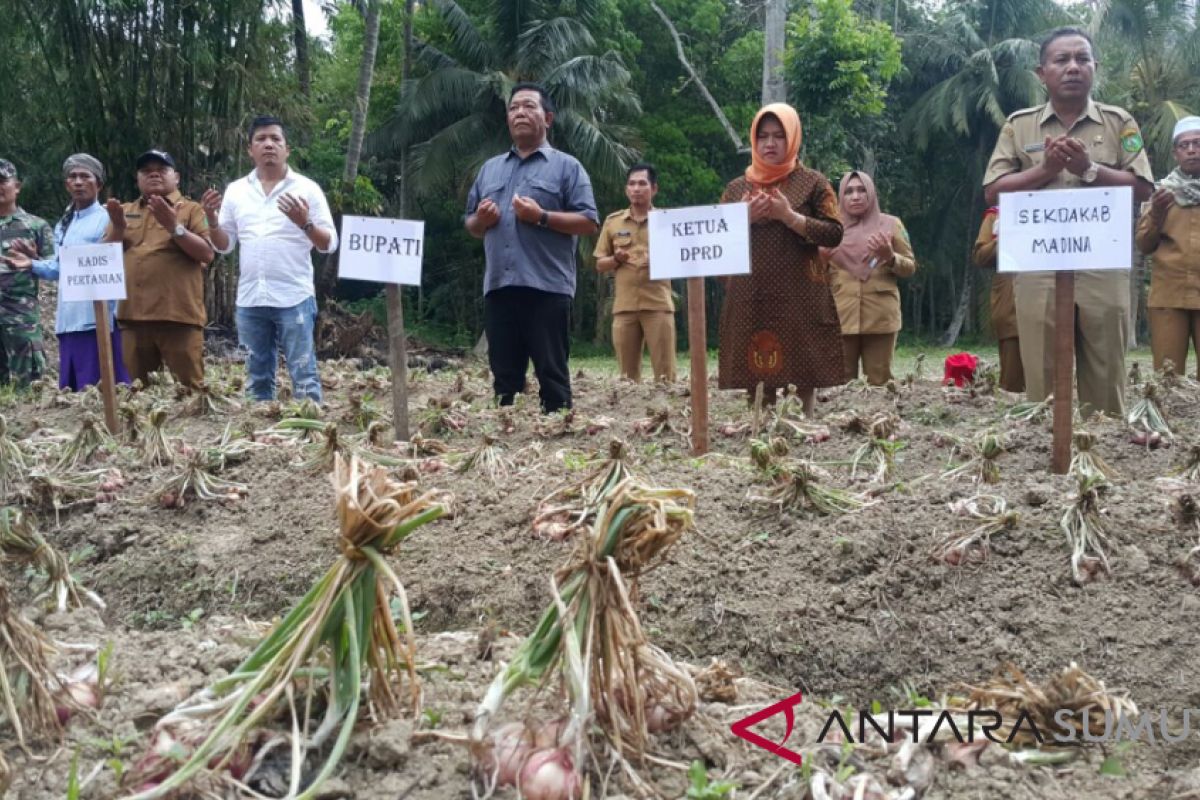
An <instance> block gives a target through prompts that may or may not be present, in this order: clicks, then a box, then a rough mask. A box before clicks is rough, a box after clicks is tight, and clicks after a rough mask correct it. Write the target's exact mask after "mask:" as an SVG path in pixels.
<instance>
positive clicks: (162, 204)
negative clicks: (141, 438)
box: [105, 150, 213, 388]
mask: <svg viewBox="0 0 1200 800" xmlns="http://www.w3.org/2000/svg"><path fill="white" fill-rule="evenodd" d="M137 183H138V190H139V191H140V192H141V193H142V196H141V197H140V198H138V199H137V200H134V201H133V202H130V203H124V204H122V203H121V202H120V201H119V200H117V199H116V198H115V197H113V198H109V200H108V203H107V204H106V206H105V207H106V209H107V210H108V217H109V225H108V234H107V236H106V237H105V240H106V241H109V242H121V244H122V246H123V247H124V248H125V287H126V293H127V295H128V296H127V297H126V299H124V300H122V301H121V302H120V303H119V304H118V305H117V320H118V321H119V322H120V323H121V349H122V350H123V351H124V357H125V368H126V369H127V370H128V371H129V377H130V378H133V379H139V380H141V381H143V382H144V381H145V380H146V376H148V375H149V374H150V373H151V372H155V371H157V370H159V369H162V367H163V366H166V368H167V369H169V370H170V371H171V374H172V375H174V376H175V380H177V381H179V382H180V383H182V384H184V385H185V386H190V387H193V388H195V387H196V386H198V385H199V384H200V383H201V382H202V381H203V380H204V323H205V320H206V316H205V311H204V268H205V267H206V266H208V264H209V263H210V262H212V260H213V249H212V246H211V245H210V244H209V236H210V234H209V230H208V221H207V219H205V216H204V209H203V208H201V207H200V204H199V203H196V202H193V201H192V200H189V199H187V198H186V197H184V196H183V195H182V194H180V193H179V173H178V172H177V171H176V169H175V159H173V158H172V157H171V155H170V154H169V153H166V152H163V151H162V150H148V151H146V152H145V153H142V154H141V155H140V156H138V159H137Z"/></svg>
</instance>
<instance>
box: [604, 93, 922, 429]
mask: <svg viewBox="0 0 1200 800" xmlns="http://www.w3.org/2000/svg"><path fill="white" fill-rule="evenodd" d="M802 135H803V130H802V126H801V121H800V117H799V115H798V114H797V112H796V110H795V109H794V108H792V107H791V106H789V105H787V104H785V103H774V104H771V105H768V106H766V107H764V108H762V109H761V110H760V111H759V112H758V114H757V115H756V116H755V118H754V122H753V123H752V124H751V127H750V139H751V143H752V150H751V164H750V166H749V167H748V168H747V169H746V171H745V174H743V175H742V176H739V177H738V178H736V179H735V180H733V181H732V182H730V184H729V185H728V186H727V187H726V189H725V192H724V194H723V195H722V197H721V202H723V203H730V202H744V203H747V204H749V214H750V221H751V223H752V228H751V237H750V251H751V252H750V260H751V265H752V267H751V274H750V275H749V276H730V277H726V278H723V279H722V283H723V285H724V288H725V301H724V304H723V306H722V312H721V322H720V356H719V380H720V386H721V387H722V388H729V389H733V388H741V389H755V388H756V387H757V385H758V384H759V383H762V384H763V386H764V389H765V390H766V392H767V393H768V394H769V395H770V394H773V393H774V392H775V391H776V390H778V389H780V388H784V387H786V386H788V385H792V386H796V387H798V389H799V391H800V394H801V397H802V399H803V402H804V403H805V405H806V406H808V407H809V409H810V410H811V405H812V397H813V391H814V390H815V389H816V388H819V387H823V386H833V385H836V384H840V383H844V382H846V381H847V380H852V379H855V378H857V377H858V375H859V370H860V365H861V370H862V372H863V373H865V376H866V379H867V381H868V382H869V383H871V384H874V385H882V384H884V383H886V382H887V381H888V380H889V379H891V377H892V373H891V365H892V355H893V352H894V351H895V346H896V335H897V333H898V332H899V331H900V325H901V314H900V290H899V287H898V286H897V279H898V278H906V277H909V276H911V275H912V274H913V273H914V272H915V271H916V269H917V263H916V260H915V259H914V257H913V251H912V247H911V245H910V243H909V239H908V233H907V232H906V231H905V229H904V224H903V223H902V222H901V221H900V220H899V219H898V218H896V217H893V216H890V215H887V214H884V213H882V211H881V210H880V208H879V198H878V195H877V193H876V191H875V182H874V181H873V180H872V178H871V176H870V175H869V174H867V173H866V172H862V171H858V170H855V171H851V172H847V173H846V174H845V175H843V176H842V179H841V181H840V183H839V186H838V193H837V194H836V195H835V194H834V191H833V187H832V186H831V185H830V183H829V181H828V180H827V179H826V178H825V177H824V176H823V175H821V174H820V173H819V172H817V171H815V170H812V169H809V168H808V167H805V166H804V165H803V164H802V163H801V161H800V158H799V153H800V146H801V142H802ZM657 183H658V181H657V175H656V173H655V171H654V168H653V167H652V166H650V165H648V164H636V165H634V166H633V167H631V168H630V170H629V173H628V179H627V182H626V189H625V192H626V196H627V197H628V198H629V201H630V206H629V208H628V209H625V210H622V211H617V212H615V213H613V214H611V215H609V217H608V219H607V220H605V224H604V227H603V229H602V230H601V232H600V236H599V239H598V241H597V243H596V249H595V256H596V268H597V269H598V270H600V271H601V272H615V284H616V292H615V297H614V301H613V328H612V331H613V346H614V349H615V350H616V353H617V361H618V363H619V365H620V369H621V372H622V374H623V375H625V376H626V377H628V378H630V379H632V380H638V379H639V378H640V371H641V362H642V350H643V341H645V342H646V343H647V344H648V345H649V350H650V361H651V365H652V367H653V369H654V376H655V378H656V379H667V380H673V379H674V374H675V327H674V316H673V312H674V306H673V305H672V302H671V290H670V284H669V283H668V282H666V281H653V280H651V279H650V272H649V263H648V237H647V233H646V219H647V216H648V214H649V212H650V210H651V208H652V201H653V198H654V194H655V192H656V191H657V188H658V187H657Z"/></svg>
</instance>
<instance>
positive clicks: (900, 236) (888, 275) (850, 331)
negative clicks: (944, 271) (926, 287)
mask: <svg viewBox="0 0 1200 800" xmlns="http://www.w3.org/2000/svg"><path fill="white" fill-rule="evenodd" d="M825 252H827V253H828V252H832V251H825ZM892 252H893V253H895V257H894V258H893V259H892V263H890V264H880V265H879V266H878V267H876V268H875V269H873V270H871V276H870V277H869V278H867V279H866V280H865V281H860V280H859V279H858V278H856V277H854V276H853V275H851V274H850V273H849V272H847V271H846V270H844V269H842V268H841V267H839V266H837V265H836V264H834V263H832V262H830V265H829V272H830V273H831V276H832V280H831V283H832V284H833V286H832V288H833V299H834V301H835V302H836V303H837V310H838V320H839V321H840V322H841V324H842V335H844V336H856V335H858V334H864V333H865V334H873V333H895V332H896V331H898V330H900V319H901V318H900V288H899V287H898V286H897V285H896V279H897V278H907V277H909V276H911V275H912V274H913V273H914V272H916V271H917V261H916V259H915V258H913V250H912V244H910V243H909V241H908V231H906V230H905V229H904V223H903V222H897V223H896V230H895V231H893V232H892Z"/></svg>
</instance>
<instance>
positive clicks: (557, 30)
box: [516, 17, 596, 78]
mask: <svg viewBox="0 0 1200 800" xmlns="http://www.w3.org/2000/svg"><path fill="white" fill-rule="evenodd" d="M595 46H596V40H595V39H594V38H592V33H591V31H589V30H588V29H587V27H585V26H584V24H583V23H582V22H580V21H579V20H577V19H572V18H571V17H554V18H552V19H548V20H540V21H538V22H535V23H534V24H533V25H530V26H529V28H527V29H526V30H525V31H524V32H522V33H521V36H520V38H519V39H518V40H517V60H516V69H517V73H518V74H519V75H521V76H522V77H531V78H532V77H536V76H539V75H542V74H543V73H544V72H545V71H546V69H547V67H548V66H550V65H554V64H561V63H562V62H564V61H566V60H568V59H570V58H572V57H574V56H577V55H579V54H580V53H586V52H588V51H589V50H591V49H592V48H594V47H595Z"/></svg>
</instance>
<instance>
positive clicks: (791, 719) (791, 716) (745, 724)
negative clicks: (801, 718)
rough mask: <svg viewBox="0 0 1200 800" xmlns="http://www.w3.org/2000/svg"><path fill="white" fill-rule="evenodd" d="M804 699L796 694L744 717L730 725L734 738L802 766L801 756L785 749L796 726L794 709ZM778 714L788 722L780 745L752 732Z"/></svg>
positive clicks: (798, 693)
mask: <svg viewBox="0 0 1200 800" xmlns="http://www.w3.org/2000/svg"><path fill="white" fill-rule="evenodd" d="M803 699H804V698H803V697H802V696H801V694H800V692H796V693H795V694H794V695H792V696H791V697H789V698H787V699H785V700H780V701H779V702H778V703H774V704H772V705H769V706H767V707H766V708H764V709H762V710H761V711H755V712H754V713H753V714H751V715H750V716H748V717H742V718H741V719H739V720H738V721H737V722H735V723H733V724H732V725H730V726H729V728H730V730H732V731H733V735H734V736H737V737H739V738H741V739H745V740H746V741H747V742H749V743H750V744H752V745H754V746H755V747H761V748H762V749H763V750H766V751H767V752H768V753H774V754H775V755H777V756H779V757H780V758H785V759H787V760H788V761H791V762H792V763H793V764H800V763H801V758H800V754H799V753H797V752H795V751H794V750H791V749H790V748H788V747H785V746H784V745H785V743H786V742H787V740H788V738H789V737H790V736H791V735H792V728H793V727H794V726H795V724H796V715H795V713H794V712H793V711H792V709H793V708H795V707H796V706H798V705H800V702H801V701H802V700H803ZM776 714H783V718H784V720H785V721H786V722H787V730H786V731H785V732H784V734H783V739H782V740H781V741H780V742H779V744H776V743H775V742H772V741H771V740H770V739H768V738H766V737H765V736H761V735H759V734H757V733H755V732H754V731H752V730H750V727H751V726H752V725H757V724H758V723H760V722H762V721H763V720H765V719H770V718H771V717H773V716H775V715H776Z"/></svg>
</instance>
